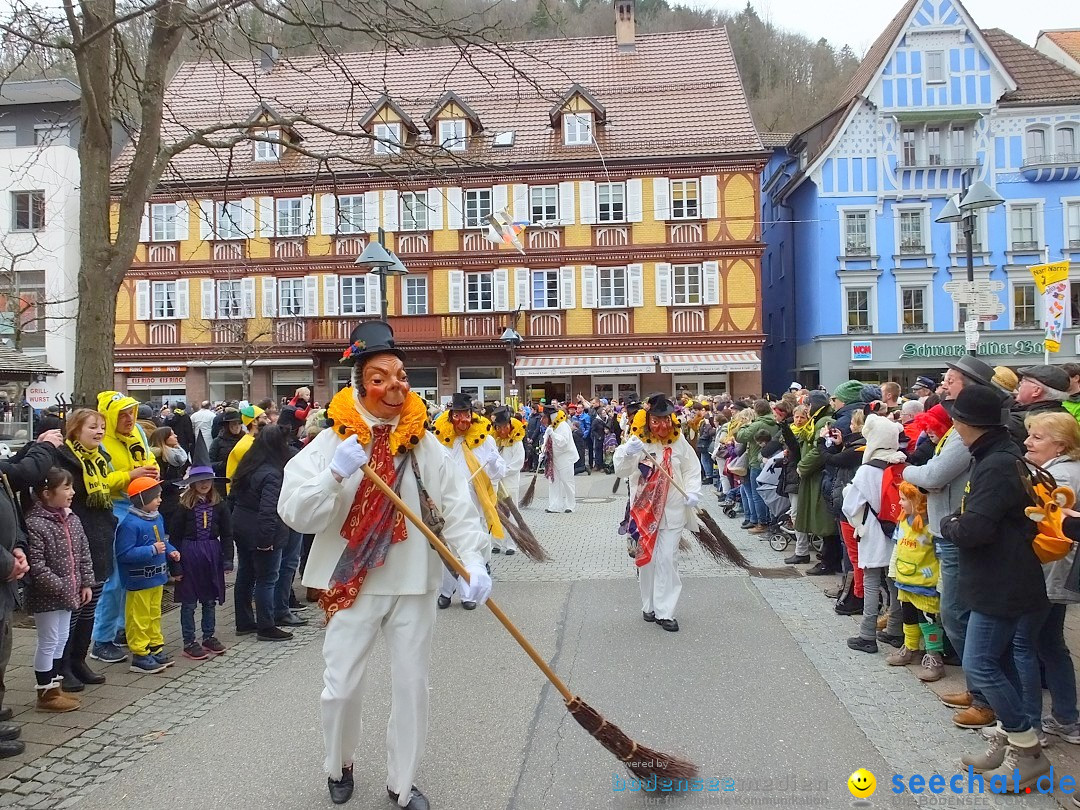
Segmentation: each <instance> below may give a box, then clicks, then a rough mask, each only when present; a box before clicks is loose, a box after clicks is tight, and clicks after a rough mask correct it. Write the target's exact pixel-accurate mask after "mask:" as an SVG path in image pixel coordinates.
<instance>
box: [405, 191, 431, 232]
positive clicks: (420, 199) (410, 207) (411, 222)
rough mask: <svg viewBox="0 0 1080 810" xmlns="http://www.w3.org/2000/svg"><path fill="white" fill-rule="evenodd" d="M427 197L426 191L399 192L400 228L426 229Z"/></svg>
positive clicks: (411, 229) (408, 229) (409, 229)
mask: <svg viewBox="0 0 1080 810" xmlns="http://www.w3.org/2000/svg"><path fill="white" fill-rule="evenodd" d="M427 199H428V193H427V192H426V191H403V192H402V193H401V230H403V231H426V230H427V229H428V205H427Z"/></svg>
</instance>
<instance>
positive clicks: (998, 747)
mask: <svg viewBox="0 0 1080 810" xmlns="http://www.w3.org/2000/svg"><path fill="white" fill-rule="evenodd" d="M986 742H987V747H986V750H985V751H984V752H983V753H981V754H964V755H963V756H962V757H960V761H961V762H962V763H964V765H965V766H967V767H970V768H971V769H972V770H973V771H975V773H985V772H986V771H992V770H993V769H994V768H1000V767H1001V763H1003V762H1004V761H1005V748H1006V747H1007V745H1008V739H1007V738H1006V736H1005V729H1003V728H1002V727H1001V723H996V724H995V725H994V727H993V728H992V729H987V733H986ZM1009 776H1012V771H1010V772H1009Z"/></svg>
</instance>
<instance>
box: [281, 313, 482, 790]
mask: <svg viewBox="0 0 1080 810" xmlns="http://www.w3.org/2000/svg"><path fill="white" fill-rule="evenodd" d="M351 337H352V339H353V342H352V344H351V345H350V346H349V348H348V349H346V350H345V353H344V355H343V357H342V359H343V361H345V362H347V363H352V364H355V365H354V368H353V385H352V387H351V388H346V389H344V390H342V391H340V392H338V394H337V395H336V396H335V397H334V398H333V400H332V401H331V403H330V406H329V408H328V409H327V417H328V419H329V420H330V422H331V426H330V428H329V429H327V430H324V431H323V432H322V433H320V434H319V435H318V436H317V437H316V438H315V439H314V440H313V441H312V442H311V443H310V444H308V445H307V447H305V448H304V449H303V450H301V451H300V453H299V454H297V455H296V456H295V457H294V458H293V459H292V460H291V461H290V462H289V463H288V465H287V466H286V468H285V479H284V484H283V486H282V488H281V498H280V501H279V502H278V511H279V513H280V514H281V517H282V519H283V520H284V521H285V523H287V524H288V525H289V526H290V527H292V528H293V529H294V530H296V531H299V532H304V533H313V534H314V535H315V540H314V543H313V544H312V547H311V553H310V555H309V557H308V562H307V568H306V569H305V571H304V585H306V586H307V587H309V588H320V589H325V591H326V592H325V593H324V595H323V597H322V599H320V605H322V607H323V608H324V609H325V610H326V614H327V620H328V624H327V628H326V638H325V641H324V643H323V657H324V659H325V661H326V670H325V672H324V674H323V684H324V687H323V692H322V725H323V738H324V741H325V744H326V760H325V768H326V771H327V772H328V774H329V780H328V784H329V788H330V798H331V800H332V801H333V802H334V803H335V804H343V803H344V802H346V801H348V799H349V798H350V796H351V795H352V791H353V764H352V763H353V753H354V749H355V748H356V745H357V743H358V741H359V739H360V711H361V706H362V704H363V698H364V692H365V690H364V672H365V669H366V666H367V663H368V657H369V656H370V655H371V651H372V648H373V647H374V644H375V637H376V635H377V634H378V632H379V630H380V629H381V630H382V633H383V636H384V637H385V639H386V643H387V647H388V649H389V653H390V668H391V679H392V683H391V698H392V707H391V710H390V722H389V725H388V728H387V749H388V750H387V780H386V786H387V787H386V791H387V794H388V795H389V797H390V799H391V801H393V802H395V803H396V804H397V805H399V806H400V807H406V808H409V810H428V807H429V805H428V801H427V799H426V798H425V797H424V795H423V793H421V792H420V790H419V789H417V787H416V786H415V785H414V784H413V779H414V777H415V774H416V771H417V768H418V766H419V763H420V757H421V755H422V754H423V750H424V742H425V739H426V737H427V728H428V669H429V665H430V653H431V636H432V629H433V627H434V624H435V598H434V597H435V591H436V589H437V588H438V587H439V580H440V578H441V577H442V570H443V565H442V563H441V562H440V559H439V556H438V554H436V552H435V551H433V550H432V549H431V548H430V547H429V545H428V541H427V539H425V534H424V532H423V530H421V529H419V528H417V526H415V525H414V524H413V523H411V522H408V521H407V520H406V518H405V516H404V515H403V514H402V513H401V512H400V511H398V510H397V509H395V508H394V507H393V505H392V502H391V500H390V496H389V495H387V494H386V493H385V492H384V491H383V490H381V489H379V488H378V486H376V485H375V483H374V482H373V480H372V479H371V478H368V477H366V476H365V475H364V473H363V471H362V469H361V468H362V467H364V465H365V464H369V466H370V468H372V469H373V470H374V472H375V474H376V477H377V479H381V481H382V482H385V483H386V484H387V485H388V486H389V488H390V489H391V490H394V491H396V492H397V493H399V495H400V498H401V499H402V500H403V501H404V503H405V504H406V505H407V506H408V507H409V508H410V509H411V510H412V511H413V512H416V513H417V514H421V515H424V516H425V519H427V518H428V516H432V520H433V522H434V516H433V512H432V509H431V508H430V507H431V506H434V507H435V508H437V509H438V510H439V512H441V517H442V519H443V520H444V521H445V525H443V527H442V537H443V538H444V539H445V540H446V541H447V542H448V543H449V544H450V546H451V547H452V548H453V550H454V552H455V553H456V554H457V556H458V557H459V559H460V560H461V562H462V563H463V565H464V570H465V572H466V573H467V574H468V575H469V581H468V582H466V581H464V579H462V580H461V581H460V582H459V586H458V587H459V589H460V592H461V595H462V598H463V599H468V600H470V601H473V602H477V603H478V604H483V603H484V602H485V601H486V600H487V597H488V596H489V595H490V593H491V578H490V577H489V576H488V574H487V571H486V570H485V568H484V558H483V548H484V545H485V543H486V542H487V532H486V530H485V528H484V527H483V526H481V524H480V519H479V516H478V514H477V512H476V509H475V508H474V507H473V504H472V502H471V500H470V498H469V495H468V492H467V488H466V486H467V485H466V481H465V479H464V478H462V476H461V475H460V474H459V472H458V470H457V469H456V468H455V467H454V466H453V464H452V462H451V461H450V457H449V455H448V454H447V452H446V451H445V450H444V448H443V447H442V446H440V443H439V440H438V439H436V438H435V436H434V435H433V434H431V433H429V432H428V431H427V430H426V429H425V426H424V425H425V422H426V421H427V410H426V408H425V406H424V401H423V400H422V399H421V398H420V397H419V396H417V395H416V394H414V393H411V392H410V391H409V381H408V377H407V376H406V374H405V369H404V364H403V362H402V361H403V360H404V354H403V353H402V351H401V350H400V349H397V348H395V346H394V339H393V332H392V331H391V330H390V327H389V326H388V325H387V324H386V323H384V322H382V321H368V322H366V323H362V324H360V325H359V326H357V327H356V329H354V330H353V333H352V336H351ZM369 462H370V463H369ZM422 490H423V491H424V493H425V494H426V496H427V498H424V499H423V503H422V499H421V491H422ZM428 498H430V501H429V500H428ZM366 759H371V758H370V757H368V758H366Z"/></svg>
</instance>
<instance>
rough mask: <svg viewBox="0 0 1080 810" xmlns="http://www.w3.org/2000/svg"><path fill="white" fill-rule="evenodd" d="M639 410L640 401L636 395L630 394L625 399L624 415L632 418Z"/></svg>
mask: <svg viewBox="0 0 1080 810" xmlns="http://www.w3.org/2000/svg"><path fill="white" fill-rule="evenodd" d="M640 410H641V400H640V399H639V398H638V395H637V394H631V395H630V396H628V397H627V398H626V415H627V416H633V415H634V414H635V413H637V412H638V411H640Z"/></svg>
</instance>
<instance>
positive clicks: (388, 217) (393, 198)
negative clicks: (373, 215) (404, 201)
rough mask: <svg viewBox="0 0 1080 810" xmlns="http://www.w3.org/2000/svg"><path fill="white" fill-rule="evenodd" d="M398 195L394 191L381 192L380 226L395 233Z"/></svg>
mask: <svg viewBox="0 0 1080 810" xmlns="http://www.w3.org/2000/svg"><path fill="white" fill-rule="evenodd" d="M398 204H399V200H398V193H397V192H396V191H393V190H391V191H384V192H383V221H382V226H383V228H384V229H386V230H388V231H396V230H397V229H398V214H399V213H400V211H399V209H398Z"/></svg>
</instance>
